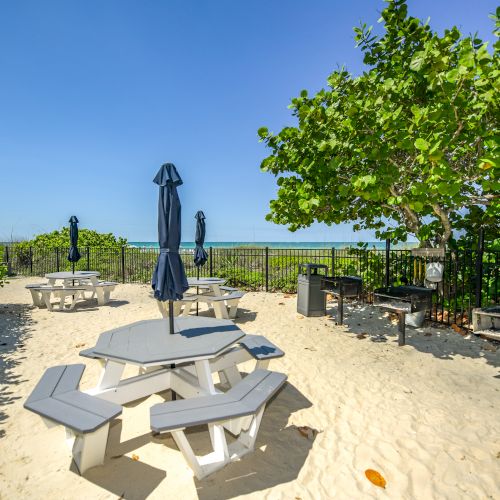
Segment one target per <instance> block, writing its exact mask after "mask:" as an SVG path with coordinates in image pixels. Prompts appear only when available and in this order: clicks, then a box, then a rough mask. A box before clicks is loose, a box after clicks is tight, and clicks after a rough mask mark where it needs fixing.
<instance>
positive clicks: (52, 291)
mask: <svg viewBox="0 0 500 500" xmlns="http://www.w3.org/2000/svg"><path fill="white" fill-rule="evenodd" d="M25 288H27V289H28V290H29V291H30V292H31V298H32V299H33V304H34V305H35V306H37V307H44V306H45V307H46V308H47V310H48V311H53V308H52V302H51V298H52V296H54V297H55V298H57V299H59V310H60V311H71V310H72V309H74V307H75V304H76V301H77V300H78V299H79V298H81V297H83V294H84V292H85V290H86V288H84V287H81V286H64V285H48V284H45V283H38V284H37V283H32V284H29V285H26V287H25ZM66 297H71V303H70V305H69V308H66V307H65V302H66Z"/></svg>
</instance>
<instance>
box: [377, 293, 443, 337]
mask: <svg viewBox="0 0 500 500" xmlns="http://www.w3.org/2000/svg"><path fill="white" fill-rule="evenodd" d="M432 292H433V289H431V288H424V287H420V286H389V287H382V288H376V289H375V290H374V291H373V305H374V306H377V307H382V308H384V309H388V310H390V311H393V312H395V313H397V315H398V317H399V338H398V344H399V345H405V320H406V314H407V313H411V314H412V313H416V312H423V311H428V310H431V309H432Z"/></svg>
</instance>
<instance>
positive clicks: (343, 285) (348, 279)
mask: <svg viewBox="0 0 500 500" xmlns="http://www.w3.org/2000/svg"><path fill="white" fill-rule="evenodd" d="M321 291H322V292H324V293H329V294H331V295H333V296H334V297H337V299H338V301H339V320H340V321H339V324H340V325H341V324H342V323H343V321H344V297H357V298H358V299H360V298H361V294H362V291H363V280H362V279H361V278H358V277H357V276H325V277H324V278H322V279H321Z"/></svg>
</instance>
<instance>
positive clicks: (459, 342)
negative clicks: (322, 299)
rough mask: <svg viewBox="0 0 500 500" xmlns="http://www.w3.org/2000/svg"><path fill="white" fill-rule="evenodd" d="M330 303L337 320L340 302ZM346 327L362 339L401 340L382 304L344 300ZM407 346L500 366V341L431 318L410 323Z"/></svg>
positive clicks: (331, 312) (407, 329)
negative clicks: (464, 332)
mask: <svg viewBox="0 0 500 500" xmlns="http://www.w3.org/2000/svg"><path fill="white" fill-rule="evenodd" d="M328 306H329V307H328V309H327V313H328V314H329V315H331V316H332V317H333V319H332V321H335V320H336V318H337V317H338V316H337V314H338V308H337V304H336V303H335V302H333V303H329V304H328ZM368 322H370V323H368ZM373 325H375V327H373ZM344 327H346V328H347V331H348V332H349V333H352V334H355V335H356V336H357V338H359V339H360V341H362V340H364V339H363V338H361V337H362V336H364V337H365V339H366V340H368V339H373V340H374V341H378V342H387V341H391V340H392V341H394V342H396V343H397V338H398V326H397V321H396V320H394V321H391V319H390V316H389V315H388V314H387V313H386V312H385V311H383V310H381V309H379V308H378V307H373V306H371V305H368V304H357V303H356V302H350V303H347V304H346V303H344ZM384 337H385V339H384ZM366 340H365V341H366ZM406 345H407V346H411V347H413V348H414V349H417V350H418V351H421V352H424V353H426V354H430V355H432V356H435V357H436V358H439V359H442V360H453V358H455V357H456V356H463V357H466V358H481V359H484V360H485V361H486V362H487V363H488V364H490V365H491V366H494V367H495V368H498V367H499V366H500V356H499V354H498V352H496V351H495V349H496V350H497V351H499V352H500V343H498V342H488V341H486V340H484V339H482V338H480V337H477V336H475V335H474V334H469V335H467V336H466V337H464V336H462V335H460V334H459V333H456V332H455V331H454V330H452V329H451V328H449V327H447V326H445V325H440V324H436V323H433V322H431V321H426V322H425V324H424V326H423V327H421V328H414V327H412V326H408V325H407V326H406ZM485 347H486V349H485ZM488 349H490V350H488ZM499 377H500V376H499Z"/></svg>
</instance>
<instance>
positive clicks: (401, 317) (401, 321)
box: [398, 311, 406, 346]
mask: <svg viewBox="0 0 500 500" xmlns="http://www.w3.org/2000/svg"><path fill="white" fill-rule="evenodd" d="M398 316H399V325H398V326H399V336H398V345H400V346H401V345H405V323H406V312H405V311H398Z"/></svg>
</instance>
